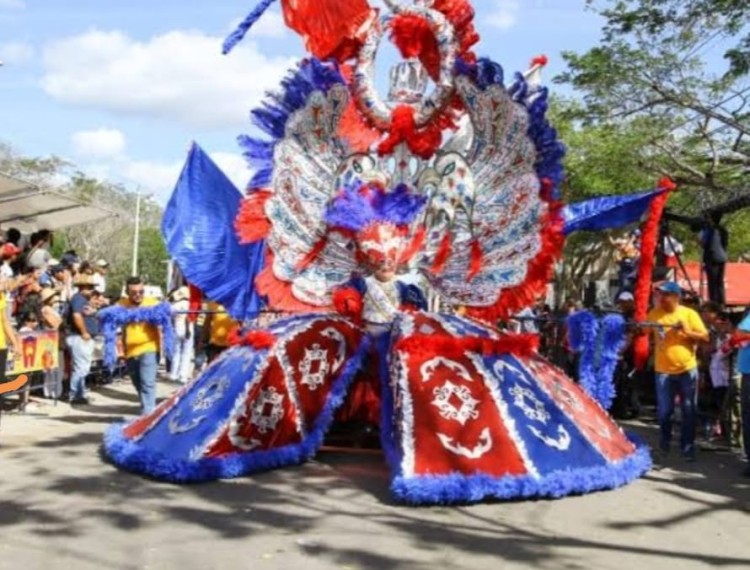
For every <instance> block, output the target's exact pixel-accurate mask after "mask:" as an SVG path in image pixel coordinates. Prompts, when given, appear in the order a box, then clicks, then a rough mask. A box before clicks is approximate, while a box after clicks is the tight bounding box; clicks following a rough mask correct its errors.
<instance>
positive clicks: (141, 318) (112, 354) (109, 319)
mask: <svg viewBox="0 0 750 570" xmlns="http://www.w3.org/2000/svg"><path fill="white" fill-rule="evenodd" d="M98 317H99V323H100V324H101V331H102V334H103V335H104V364H105V366H107V367H108V368H109V369H110V370H114V368H115V365H116V364H117V332H118V331H119V330H120V329H121V328H123V327H126V326H127V325H130V324H134V323H148V324H150V325H153V326H155V327H158V328H160V329H161V344H162V350H163V351H164V353H165V355H166V357H167V358H171V357H172V351H173V350H174V328H173V326H172V308H171V307H170V305H169V303H160V304H158V305H154V306H153V307H138V308H129V307H124V306H122V305H115V306H114V307H109V308H108V309H104V310H103V311H100V312H99V315H98Z"/></svg>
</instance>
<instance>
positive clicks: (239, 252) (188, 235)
mask: <svg viewBox="0 0 750 570" xmlns="http://www.w3.org/2000/svg"><path fill="white" fill-rule="evenodd" d="M241 199H242V195H241V194H240V193H239V191H238V190H237V188H236V187H235V186H234V184H232V182H231V181H230V180H229V179H228V178H227V177H226V175H225V174H224V173H223V172H222V171H221V169H219V167H218V166H216V164H214V162H213V161H212V160H211V158H210V157H209V156H208V155H207V154H206V153H205V152H204V151H203V149H201V147H200V146H198V145H197V144H193V146H192V148H191V149H190V153H189V155H188V158H187V162H186V163H185V166H184V168H183V169H182V174H181V175H180V179H179V181H178V182H177V186H176V187H175V189H174V193H173V194H172V197H171V198H170V200H169V203H168V204H167V209H166V211H165V212H164V219H163V220H162V226H161V229H162V234H163V235H164V240H165V242H166V244H167V250H168V251H169V254H170V256H171V257H172V258H173V259H174V260H175V261H176V262H177V263H178V264H179V266H180V269H181V270H182V273H183V274H184V275H185V278H186V279H187V280H188V282H190V283H192V284H193V285H195V286H196V287H198V288H199V289H200V290H201V291H203V293H204V295H205V296H206V297H207V298H209V299H211V300H213V301H216V302H218V303H221V304H222V305H224V307H225V308H226V309H227V311H228V312H229V314H230V315H231V316H232V317H233V318H235V319H238V320H244V319H248V318H252V317H254V316H257V314H258V311H259V310H260V309H261V298H260V297H259V295H258V292H257V291H256V290H255V286H254V282H255V276H256V275H257V274H258V272H260V270H261V269H262V268H263V259H264V256H263V250H264V247H265V244H264V242H258V243H254V244H250V245H242V244H240V243H239V241H238V240H237V237H236V235H235V233H234V220H235V219H236V217H237V212H238V210H239V207H240V201H241Z"/></svg>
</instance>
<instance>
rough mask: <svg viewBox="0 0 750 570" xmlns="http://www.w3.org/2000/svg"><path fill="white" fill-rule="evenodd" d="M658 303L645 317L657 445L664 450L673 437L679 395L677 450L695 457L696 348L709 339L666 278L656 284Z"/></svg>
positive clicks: (666, 451)
mask: <svg viewBox="0 0 750 570" xmlns="http://www.w3.org/2000/svg"><path fill="white" fill-rule="evenodd" d="M658 292H659V296H658V306H657V307H655V308H654V309H652V310H651V312H650V313H649V315H648V321H649V322H651V323H655V324H656V325H658V327H656V328H654V329H653V337H654V356H655V365H654V366H655V371H656V402H657V416H658V420H659V430H660V440H659V447H660V449H661V451H662V452H663V453H664V454H667V453H668V452H669V449H670V443H671V440H672V415H673V414H674V401H675V396H676V395H677V394H679V395H680V405H681V408H682V433H681V438H680V450H681V452H682V455H683V457H684V458H685V459H686V460H688V461H693V460H695V428H696V397H697V391H696V389H697V380H698V361H697V358H696V349H697V347H698V345H699V343H701V342H709V335H708V331H707V330H706V326H705V325H704V324H703V321H702V320H701V317H700V315H699V314H698V313H697V312H696V311H694V310H693V309H690V308H688V307H685V306H684V305H682V304H681V302H680V301H681V298H682V290H681V289H680V286H679V285H677V283H675V282H673V281H668V282H665V283H663V284H662V285H661V286H660V287H659V288H658Z"/></svg>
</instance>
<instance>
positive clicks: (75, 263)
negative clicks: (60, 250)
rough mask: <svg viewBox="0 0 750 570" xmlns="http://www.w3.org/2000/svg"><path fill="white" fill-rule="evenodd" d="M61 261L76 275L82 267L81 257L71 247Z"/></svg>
mask: <svg viewBox="0 0 750 570" xmlns="http://www.w3.org/2000/svg"><path fill="white" fill-rule="evenodd" d="M60 263H61V264H62V265H64V266H65V267H66V268H67V269H68V271H70V273H71V275H75V274H76V273H78V270H79V269H80V267H81V258H80V257H78V254H76V252H75V251H73V250H72V249H71V250H68V251H66V252H65V253H64V254H63V256H62V257H61V258H60Z"/></svg>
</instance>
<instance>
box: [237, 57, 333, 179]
mask: <svg viewBox="0 0 750 570" xmlns="http://www.w3.org/2000/svg"><path fill="white" fill-rule="evenodd" d="M343 84H345V81H344V77H343V76H342V75H341V72H340V70H339V67H338V65H337V64H336V63H335V62H332V61H331V62H328V61H326V62H324V61H320V60H318V59H315V58H310V59H306V60H304V61H302V62H301V63H300V65H299V66H298V67H297V69H295V70H293V71H292V72H291V73H290V74H289V75H288V76H287V77H286V78H285V79H284V80H283V81H282V82H281V90H280V91H279V92H278V93H269V94H268V95H267V97H266V99H265V100H264V101H263V103H261V105H260V106H259V107H258V108H256V109H253V110H252V111H251V113H250V114H251V117H252V121H253V124H254V125H255V126H256V127H257V128H258V129H259V130H260V131H262V132H263V133H265V134H266V135H268V136H269V137H270V139H262V138H256V137H250V136H247V135H241V136H239V137H238V139H237V142H238V143H239V145H240V148H241V149H242V155H243V156H244V157H245V159H246V160H247V162H248V164H249V166H250V168H252V169H253V171H255V175H254V176H253V178H252V179H251V180H250V183H249V185H248V187H249V188H251V189H253V188H264V187H267V186H269V185H270V183H271V180H272V177H273V167H274V164H273V156H274V150H275V148H276V144H277V143H278V142H279V141H280V140H281V139H283V138H284V136H285V134H286V124H287V122H288V121H289V117H291V116H292V114H293V113H294V112H295V111H299V110H300V109H302V108H303V107H304V106H305V104H306V103H307V100H308V98H309V97H310V95H311V94H312V93H313V92H315V91H322V92H324V93H327V92H328V91H329V90H330V89H331V88H332V87H333V86H334V85H343Z"/></svg>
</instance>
